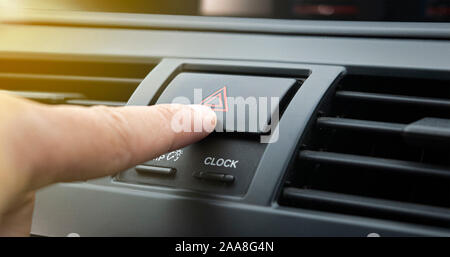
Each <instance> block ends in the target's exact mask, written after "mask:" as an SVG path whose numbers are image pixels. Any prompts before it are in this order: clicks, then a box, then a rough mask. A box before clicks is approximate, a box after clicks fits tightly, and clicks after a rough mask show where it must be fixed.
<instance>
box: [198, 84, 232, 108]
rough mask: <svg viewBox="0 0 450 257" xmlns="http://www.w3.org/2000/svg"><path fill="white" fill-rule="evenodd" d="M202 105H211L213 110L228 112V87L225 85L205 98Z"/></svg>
mask: <svg viewBox="0 0 450 257" xmlns="http://www.w3.org/2000/svg"><path fill="white" fill-rule="evenodd" d="M200 104H201V105H205V106H209V107H211V109H212V110H213V111H219V112H227V111H228V102H227V87H223V88H221V89H219V90H217V91H216V92H214V93H212V94H210V95H209V96H208V97H206V98H205V99H203V101H202V102H201V103H200Z"/></svg>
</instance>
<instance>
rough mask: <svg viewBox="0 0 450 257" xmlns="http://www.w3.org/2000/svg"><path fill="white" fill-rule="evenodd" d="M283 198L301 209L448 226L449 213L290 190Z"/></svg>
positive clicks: (436, 209)
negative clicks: (357, 213)
mask: <svg viewBox="0 0 450 257" xmlns="http://www.w3.org/2000/svg"><path fill="white" fill-rule="evenodd" d="M283 197H285V198H286V199H288V200H290V201H294V202H299V203H300V204H302V205H303V204H304V205H314V206H315V207H316V208H319V209H322V210H326V211H336V210H340V211H344V212H346V211H348V212H350V213H352V214H353V213H354V212H359V213H370V214H371V215H373V216H383V217H390V216H392V215H396V216H399V217H401V218H402V219H403V220H408V219H416V220H417V219H430V220H434V221H436V222H445V223H446V224H450V211H449V210H448V209H444V208H437V207H430V206H424V205H418V204H409V203H404V202H398V201H389V200H381V199H374V198H370V197H361V196H353V195H347V194H340V193H332V192H325V191H320V190H311V189H298V188H292V187H287V188H285V189H284V190H283ZM391 218H392V217H391Z"/></svg>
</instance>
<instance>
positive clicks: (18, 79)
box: [0, 56, 155, 106]
mask: <svg viewBox="0 0 450 257" xmlns="http://www.w3.org/2000/svg"><path fill="white" fill-rule="evenodd" d="M154 67H155V63H144V62H142V61H136V62H132V61H131V60H106V59H104V60H103V59H100V60H95V59H89V58H88V57H85V58H84V60H76V58H71V57H69V56H67V58H64V56H60V57H59V58H58V59H50V58H48V59H20V58H18V59H12V58H9V59H8V58H6V59H0V90H3V92H4V93H10V94H15V95H18V96H21V97H25V98H28V99H31V100H35V101H39V102H42V103H47V104H76V105H84V106H90V105H108V106H122V105H126V102H127V101H128V99H129V98H130V96H131V94H132V93H133V92H134V90H135V89H136V88H137V86H138V85H139V84H140V83H141V82H142V80H143V79H144V77H145V76H146V75H147V74H148V73H149V72H150V71H151V70H152V69H153V68H154Z"/></svg>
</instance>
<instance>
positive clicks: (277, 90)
mask: <svg viewBox="0 0 450 257" xmlns="http://www.w3.org/2000/svg"><path fill="white" fill-rule="evenodd" d="M295 83H296V80H295V79H290V78H277V77H264V76H247V75H228V74H210V73H194V72H183V73H180V74H178V75H177V76H176V77H175V78H174V79H173V80H172V81H171V82H170V84H169V85H168V86H167V87H166V89H165V90H164V91H163V93H162V94H161V96H160V97H159V99H158V101H157V104H160V103H182V104H202V105H205V106H209V107H211V109H213V110H214V111H215V112H216V114H217V119H218V122H217V127H216V131H218V132H221V131H226V132H247V133H269V132H270V130H271V129H273V128H274V126H273V125H275V124H276V123H277V122H278V119H279V118H280V115H279V103H280V102H281V101H282V99H283V98H284V97H285V96H286V95H287V94H288V92H289V90H290V89H291V87H292V86H293V85H294V84H295Z"/></svg>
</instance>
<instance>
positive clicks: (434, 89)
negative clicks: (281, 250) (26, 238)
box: [0, 0, 450, 237]
mask: <svg viewBox="0 0 450 257" xmlns="http://www.w3.org/2000/svg"><path fill="white" fill-rule="evenodd" d="M0 3H1V4H0V90H1V91H2V92H7V93H10V94H15V95H19V96H22V97H26V98H29V99H32V100H35V101H38V102H42V103H47V104H69V105H82V106H93V105H106V106H149V105H155V104H160V103H171V102H173V101H174V99H175V98H177V97H184V98H183V99H185V100H191V101H192V99H194V100H193V101H194V102H196V100H195V92H196V89H197V88H201V89H202V90H203V93H204V94H203V96H202V97H201V98H200V100H201V102H200V104H204V105H209V106H212V107H214V109H213V110H215V111H216V112H217V113H218V114H225V113H228V112H229V108H233V107H234V106H236V103H231V102H230V101H231V100H230V99H229V97H241V98H242V99H244V102H240V103H238V105H239V106H241V105H240V104H243V105H245V103H248V101H246V99H249V98H251V97H253V98H256V99H262V98H264V99H275V98H276V99H278V100H279V101H278V102H271V105H270V107H269V108H268V110H266V109H264V108H260V109H258V111H257V112H258V113H257V116H258V120H260V121H261V122H263V123H264V124H266V125H268V124H269V123H271V124H275V126H272V127H271V131H270V132H268V131H267V128H266V127H263V128H259V127H258V128H255V127H252V126H250V121H249V120H251V118H250V117H247V116H246V117H244V119H245V126H244V127H243V128H240V129H229V127H228V125H230V124H232V123H233V117H231V118H229V117H226V118H223V119H221V118H219V121H220V122H219V125H220V127H221V129H223V130H224V131H225V133H219V132H213V133H212V134H211V135H209V136H208V137H207V138H205V139H203V140H202V141H200V142H198V143H195V144H192V145H190V146H187V147H185V148H183V149H178V150H176V151H172V152H169V153H166V154H164V155H161V156H159V157H157V158H155V159H153V160H148V161H147V162H145V163H142V164H140V165H137V166H135V167H132V168H130V169H128V170H124V171H122V172H119V173H118V174H116V175H114V176H108V177H103V178H99V179H93V180H88V181H80V182H73V183H60V184H56V185H52V186H49V187H46V188H44V189H42V190H40V191H39V192H38V193H37V198H36V204H35V211H34V216H33V224H32V231H31V233H32V235H35V236H67V235H69V234H73V233H76V235H79V236H82V237H84V236H152V237H153V236H181V237H191V236H202V237H204V236H227V237H228V236H241V237H253V236H268V237H285V236H287V237H293V236H295V237H296V236H339V237H340V236H345V237H348V236H351V237H367V236H381V237H391V236H450V0H408V1H407V0H397V1H388V0H183V1H177V0H164V1H163V0H128V1H119V0H22V1H18V0H15V1H14V0H13V1H9V0H3V1H1V0H0ZM197 102H198V101H197ZM244 108H245V106H244ZM275 111H276V113H277V115H276V116H277V117H274V115H273V113H274V112H275ZM234 118H236V117H234ZM275 119H277V120H278V122H276V123H275ZM149 133H151V132H149ZM263 141H264V142H263Z"/></svg>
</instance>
